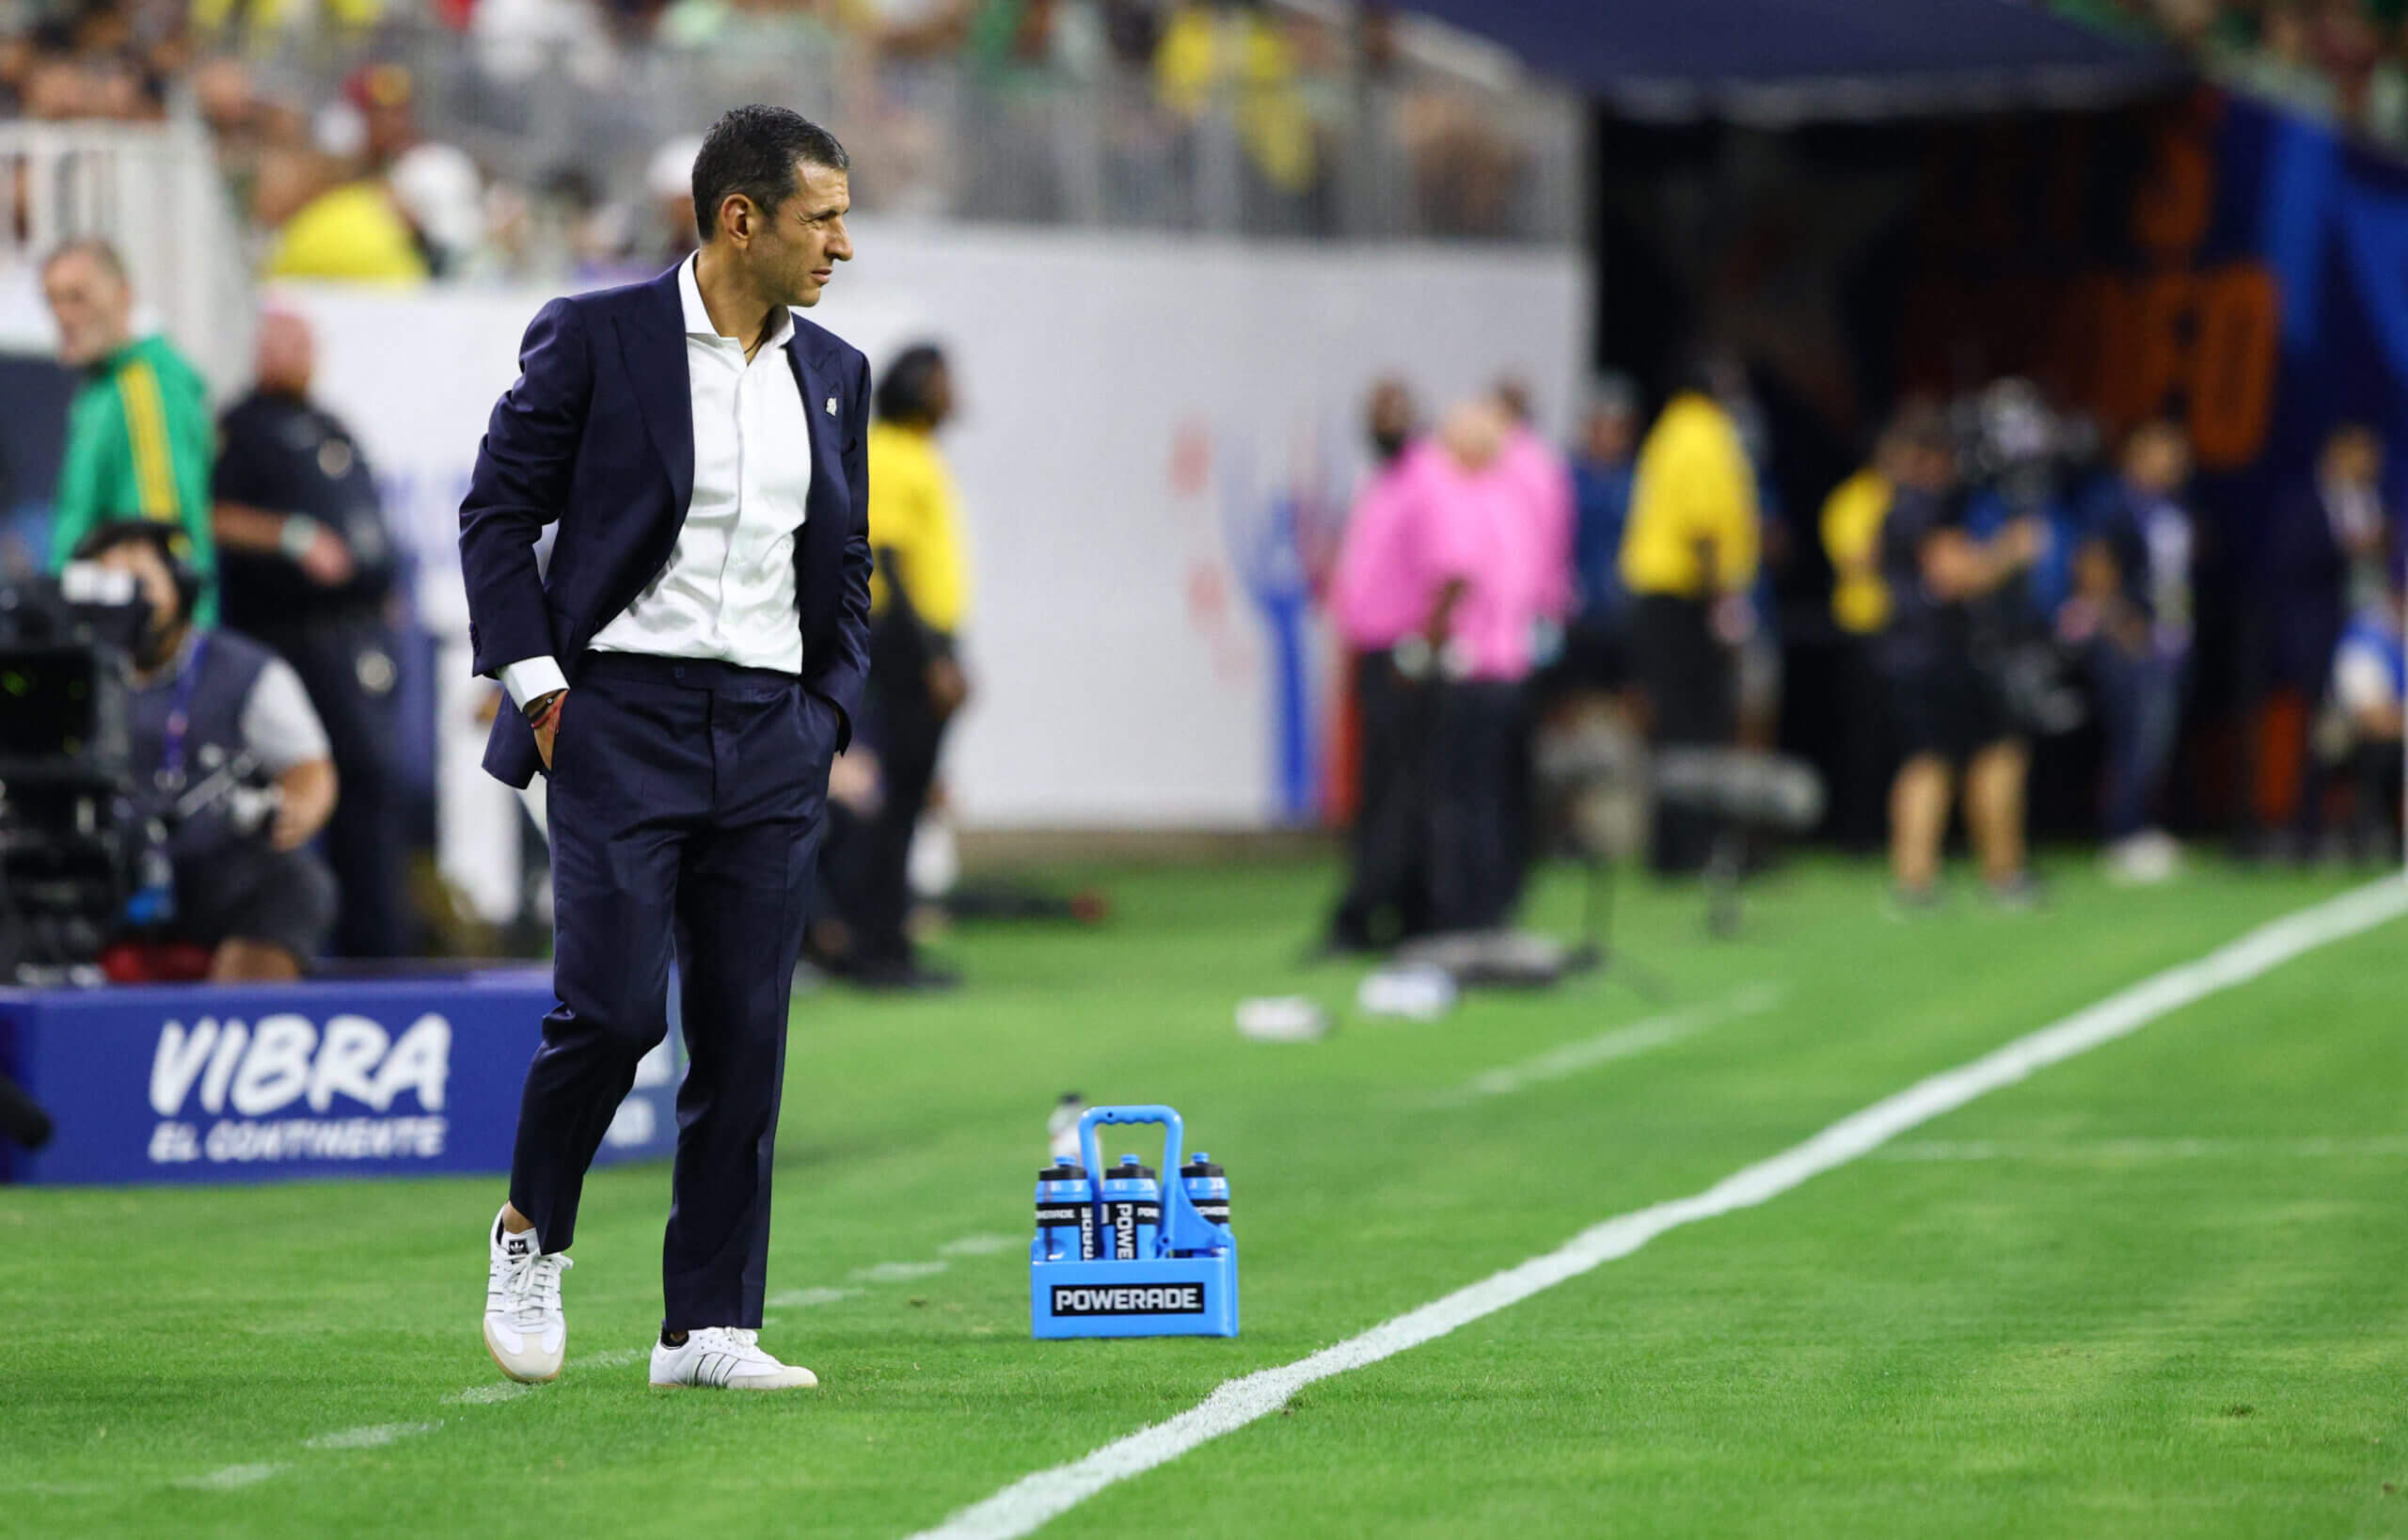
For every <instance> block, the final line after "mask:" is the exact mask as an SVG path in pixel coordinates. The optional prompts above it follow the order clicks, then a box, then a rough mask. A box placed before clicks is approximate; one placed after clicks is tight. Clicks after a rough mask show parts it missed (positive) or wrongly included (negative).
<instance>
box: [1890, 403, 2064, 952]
mask: <svg viewBox="0 0 2408 1540" xmlns="http://www.w3.org/2000/svg"><path fill="white" fill-rule="evenodd" d="M1899 435H1900V441H1901V451H1900V467H1901V472H1900V476H1899V480H1898V486H1897V492H1896V496H1895V497H1894V499H1893V500H1892V502H1891V504H1890V512H1889V515H1888V516H1887V517H1886V518H1885V519H1884V520H1883V522H1882V527H1881V546H1880V562H1881V576H1882V580H1883V582H1884V583H1885V584H1886V585H1887V586H1888V588H1889V591H1890V595H1891V601H1892V602H1891V612H1890V624H1889V627H1888V628H1887V629H1886V630H1884V631H1883V632H1882V634H1881V638H1880V641H1879V643H1878V644H1877V648H1876V656H1877V659H1878V661H1879V666H1880V670H1881V674H1882V676H1883V679H1884V681H1885V683H1886V684H1887V686H1888V689H1889V691H1890V700H1891V706H1892V710H1893V714H1894V718H1895V724H1896V732H1897V741H1898V747H1899V750H1900V752H1901V753H1902V754H1904V755H1905V762H1904V763H1903V764H1902V765H1901V766H1900V767H1899V770H1898V774H1897V779H1896V780H1895V781H1894V782H1893V783H1892V786H1891V790H1890V872H1891V881H1892V883H1893V889H1894V893H1895V897H1896V899H1897V901H1898V903H1899V904H1900V905H1901V906H1902V907H1907V908H1923V907H1927V906H1928V905H1930V904H1931V903H1933V902H1935V901H1936V900H1937V899H1938V897H1939V881H1940V848H1941V837H1942V836H1943V835H1944V834H1946V833H1947V829H1948V809H1949V804H1950V802H1953V801H1954V800H1955V796H1954V794H1955V790H1956V786H1955V777H1956V772H1957V770H1958V769H1959V767H1961V768H1962V770H1963V771H1964V785H1965V795H1964V800H1965V818H1966V822H1967V823H1968V825H1969V826H1970V828H1971V832H1972V837H1973V848H1974V851H1975V854H1976V855H1977V856H1978V857H1979V859H1980V862H1981V866H1982V877H1983V880H1984V881H1985V882H1986V883H1987V884H1988V888H1989V891H1990V894H1991V896H1992V897H1996V898H1997V899H1999V900H2000V901H2001V902H2003V903H2010V904H2021V903H2028V902H2029V901H2030V899H2031V897H2032V892H2033V888H2032V881H2031V879H2030V877H2029V876H2028V875H2027V874H2026V873H2025V871H2024V865H2023V785H2024V776H2025V772H2026V770H2027V756H2026V753H2025V750H2024V746H2023V743H2022V741H2021V739H2020V738H2019V737H2017V735H2016V730H2015V723H2014V719H2013V717H2012V715H2011V714H2010V713H2009V711H2008V709H2007V703H2006V697H2005V691H2004V689H2003V688H2002V686H2001V683H2000V680H1999V678H1998V677H1997V673H1996V670H1995V669H1994V668H1991V667H1988V666H1986V662H1988V660H1987V659H1984V658H1983V657H1982V656H1981V653H1980V650H1979V648H1978V647H1977V645H1976V633H1975V626H1974V616H1973V613H1972V611H1973V605H1974V603H1975V601H1977V600H1979V599H1980V598H1981V597H1982V596H1983V595H1987V594H1989V593H1991V592H1993V591H1995V590H1996V589H1997V588H1998V587H1999V586H2000V585H2002V584H2004V583H2005V582H2007V581H2008V580H2010V579H2013V578H2014V577H2015V576H2016V575H2017V574H2018V573H2020V572H2021V571H2022V570H2023V569H2024V568H2026V567H2028V566H2030V565H2031V564H2032V562H2033V561H2034V559H2035V558H2036V556H2037V555H2038V553H2039V550H2040V544H2041V540H2042V538H2043V535H2042V531H2041V527H2040V525H2039V524H2038V523H2037V521H2036V520H2032V519H2019V520H2016V521H2014V522H2012V523H2010V524H2008V525H2007V526H2006V527H2005V528H2004V530H2002V531H2001V532H1999V533H1998V534H1997V535H1995V536H1994V537H1992V538H1991V539H1990V540H1988V541H1987V542H1985V541H1980V540H1976V539H1975V538H1973V536H1972V534H1970V533H1969V532H1967V530H1966V528H1965V507H1964V501H1963V500H1962V498H1961V497H1960V496H1959V495H1958V491H1957V485H1956V452H1955V448H1954V446H1953V444H1952V443H1951V441H1950V438H1949V436H1948V430H1947V424H1946V423H1945V422H1944V421H1942V420H1941V418H1940V417H1939V415H1938V414H1937V413H1928V414H1913V415H1910V416H1909V418H1908V419H1907V420H1906V421H1903V422H1902V424H1901V426H1900V429H1899Z"/></svg>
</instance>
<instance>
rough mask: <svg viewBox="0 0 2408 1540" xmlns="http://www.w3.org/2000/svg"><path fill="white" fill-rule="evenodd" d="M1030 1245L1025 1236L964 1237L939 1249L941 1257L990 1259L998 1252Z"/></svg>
mask: <svg viewBox="0 0 2408 1540" xmlns="http://www.w3.org/2000/svg"><path fill="white" fill-rule="evenodd" d="M1027 1245H1028V1237H1026V1236H1025V1235H996V1234H991V1233H990V1234H985V1235H964V1236H963V1237H962V1238H961V1239H959V1240H958V1241H947V1242H945V1243H944V1245H943V1246H938V1247H937V1255H938V1256H940V1257H990V1256H993V1255H994V1254H995V1253H996V1252H998V1251H1010V1250H1013V1249H1015V1248H1017V1247H1022V1246H1027Z"/></svg>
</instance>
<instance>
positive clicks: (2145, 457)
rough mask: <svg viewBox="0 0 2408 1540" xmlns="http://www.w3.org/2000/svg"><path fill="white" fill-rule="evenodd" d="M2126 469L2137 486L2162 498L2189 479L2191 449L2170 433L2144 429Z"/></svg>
mask: <svg viewBox="0 0 2408 1540" xmlns="http://www.w3.org/2000/svg"><path fill="white" fill-rule="evenodd" d="M2126 466H2127V468H2126V472H2125V473H2126V474H2127V475H2128V476H2129V477H2131V481H2132V484H2134V485H2136V486H2138V487H2140V488H2141V489H2143V490H2144V491H2148V492H2155V493H2158V494H2160V495H2161V496H2162V495H2163V494H2166V493H2170V492H2173V491H2174V490H2176V489H2177V488H2178V487H2179V486H2181V484H2183V483H2184V482H2186V481H2188V480H2189V479H2190V477H2191V446H2190V445H2189V443H2187V442H2186V441H2185V440H2184V439H2183V437H2182V436H2181V435H2180V434H2178V433H2176V432H2174V431H2173V430H2171V429H2167V428H2154V429H2145V430H2143V431H2142V433H2141V435H2140V437H2137V438H2135V439H2133V441H2132V446H2131V451H2130V452H2129V453H2128V455H2127V459H2126Z"/></svg>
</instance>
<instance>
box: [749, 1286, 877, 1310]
mask: <svg viewBox="0 0 2408 1540" xmlns="http://www.w3.org/2000/svg"><path fill="white" fill-rule="evenodd" d="M859 1293H861V1291H860V1290H859V1289H822V1288H817V1287H814V1288H809V1289H788V1290H787V1291H786V1292H785V1293H784V1294H771V1295H770V1296H769V1297H768V1299H767V1300H765V1301H764V1303H765V1304H767V1305H768V1307H769V1308H770V1309H771V1310H802V1309H806V1308H808V1307H810V1306H813V1305H833V1304H835V1303H837V1302H838V1301H839V1300H846V1299H850V1298H852V1297H853V1295H855V1294H859Z"/></svg>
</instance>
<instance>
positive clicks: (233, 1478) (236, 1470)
mask: <svg viewBox="0 0 2408 1540" xmlns="http://www.w3.org/2000/svg"><path fill="white" fill-rule="evenodd" d="M281 1469H284V1467H282V1466H280V1465H230V1466H228V1467H226V1468H225V1469H222V1470H213V1471H211V1472H210V1473H209V1474H208V1475H206V1476H186V1477H184V1478H182V1480H180V1481H178V1482H177V1483H176V1484H177V1485H178V1486H187V1487H191V1488H194V1489H196V1490H198V1491H203V1492H230V1491H232V1490H233V1489H234V1488H236V1487H238V1486H249V1485H252V1484H256V1483H259V1482H263V1481H265V1480H267V1479H268V1478H269V1477H270V1476H273V1475H275V1474H276V1473H277V1471H279V1470H281Z"/></svg>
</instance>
